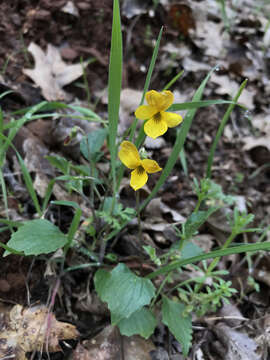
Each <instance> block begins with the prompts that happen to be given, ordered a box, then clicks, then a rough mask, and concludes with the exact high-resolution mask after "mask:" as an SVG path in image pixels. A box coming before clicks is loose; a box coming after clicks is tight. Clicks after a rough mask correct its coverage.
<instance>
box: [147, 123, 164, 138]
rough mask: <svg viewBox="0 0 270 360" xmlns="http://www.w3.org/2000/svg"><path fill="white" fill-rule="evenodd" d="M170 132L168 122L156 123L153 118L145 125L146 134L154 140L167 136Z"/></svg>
mask: <svg viewBox="0 0 270 360" xmlns="http://www.w3.org/2000/svg"><path fill="white" fill-rule="evenodd" d="M167 130H168V125H167V123H166V121H163V120H160V121H155V120H154V119H153V118H152V119H150V120H148V121H147V122H146V123H145V124H144V132H145V133H146V135H147V136H149V137H151V138H152V139H156V138H157V137H159V136H161V135H163V134H165V132H166V131H167Z"/></svg>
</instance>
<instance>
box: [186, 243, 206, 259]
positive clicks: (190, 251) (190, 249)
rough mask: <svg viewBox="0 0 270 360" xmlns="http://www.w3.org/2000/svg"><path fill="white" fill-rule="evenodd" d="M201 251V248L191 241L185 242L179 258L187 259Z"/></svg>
mask: <svg viewBox="0 0 270 360" xmlns="http://www.w3.org/2000/svg"><path fill="white" fill-rule="evenodd" d="M202 253H203V250H202V249H201V248H200V247H199V246H198V245H196V244H193V243H192V242H190V241H189V242H187V243H186V244H185V245H184V247H183V249H182V252H181V260H184V259H188V258H190V257H192V256H197V255H200V254H202Z"/></svg>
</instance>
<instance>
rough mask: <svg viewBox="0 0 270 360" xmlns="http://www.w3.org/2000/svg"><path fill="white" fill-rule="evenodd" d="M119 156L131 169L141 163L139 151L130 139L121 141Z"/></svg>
mask: <svg viewBox="0 0 270 360" xmlns="http://www.w3.org/2000/svg"><path fill="white" fill-rule="evenodd" d="M118 156H119V158H120V160H121V161H122V163H123V164H124V165H125V166H126V167H128V168H129V169H136V168H137V167H138V166H139V165H140V164H141V159H140V155H139V152H138V150H137V148H136V146H135V145H133V144H132V143H131V142H130V141H123V142H122V143H121V145H120V150H119V153H118Z"/></svg>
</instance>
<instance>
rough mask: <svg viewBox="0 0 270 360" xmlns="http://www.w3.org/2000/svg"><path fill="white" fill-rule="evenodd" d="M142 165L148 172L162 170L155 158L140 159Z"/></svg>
mask: <svg viewBox="0 0 270 360" xmlns="http://www.w3.org/2000/svg"><path fill="white" fill-rule="evenodd" d="M142 166H143V167H144V169H145V170H146V172H148V173H149V174H153V173H156V172H158V171H160V170H162V168H161V167H159V165H158V163H157V162H156V161H155V160H150V159H144V160H142Z"/></svg>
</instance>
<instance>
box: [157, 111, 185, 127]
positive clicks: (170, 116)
mask: <svg viewBox="0 0 270 360" xmlns="http://www.w3.org/2000/svg"><path fill="white" fill-rule="evenodd" d="M162 120H164V121H166V123H167V125H168V127H169V128H172V127H175V126H177V125H179V124H180V123H181V122H182V121H183V118H182V116H181V115H178V114H174V113H170V112H164V113H162Z"/></svg>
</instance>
